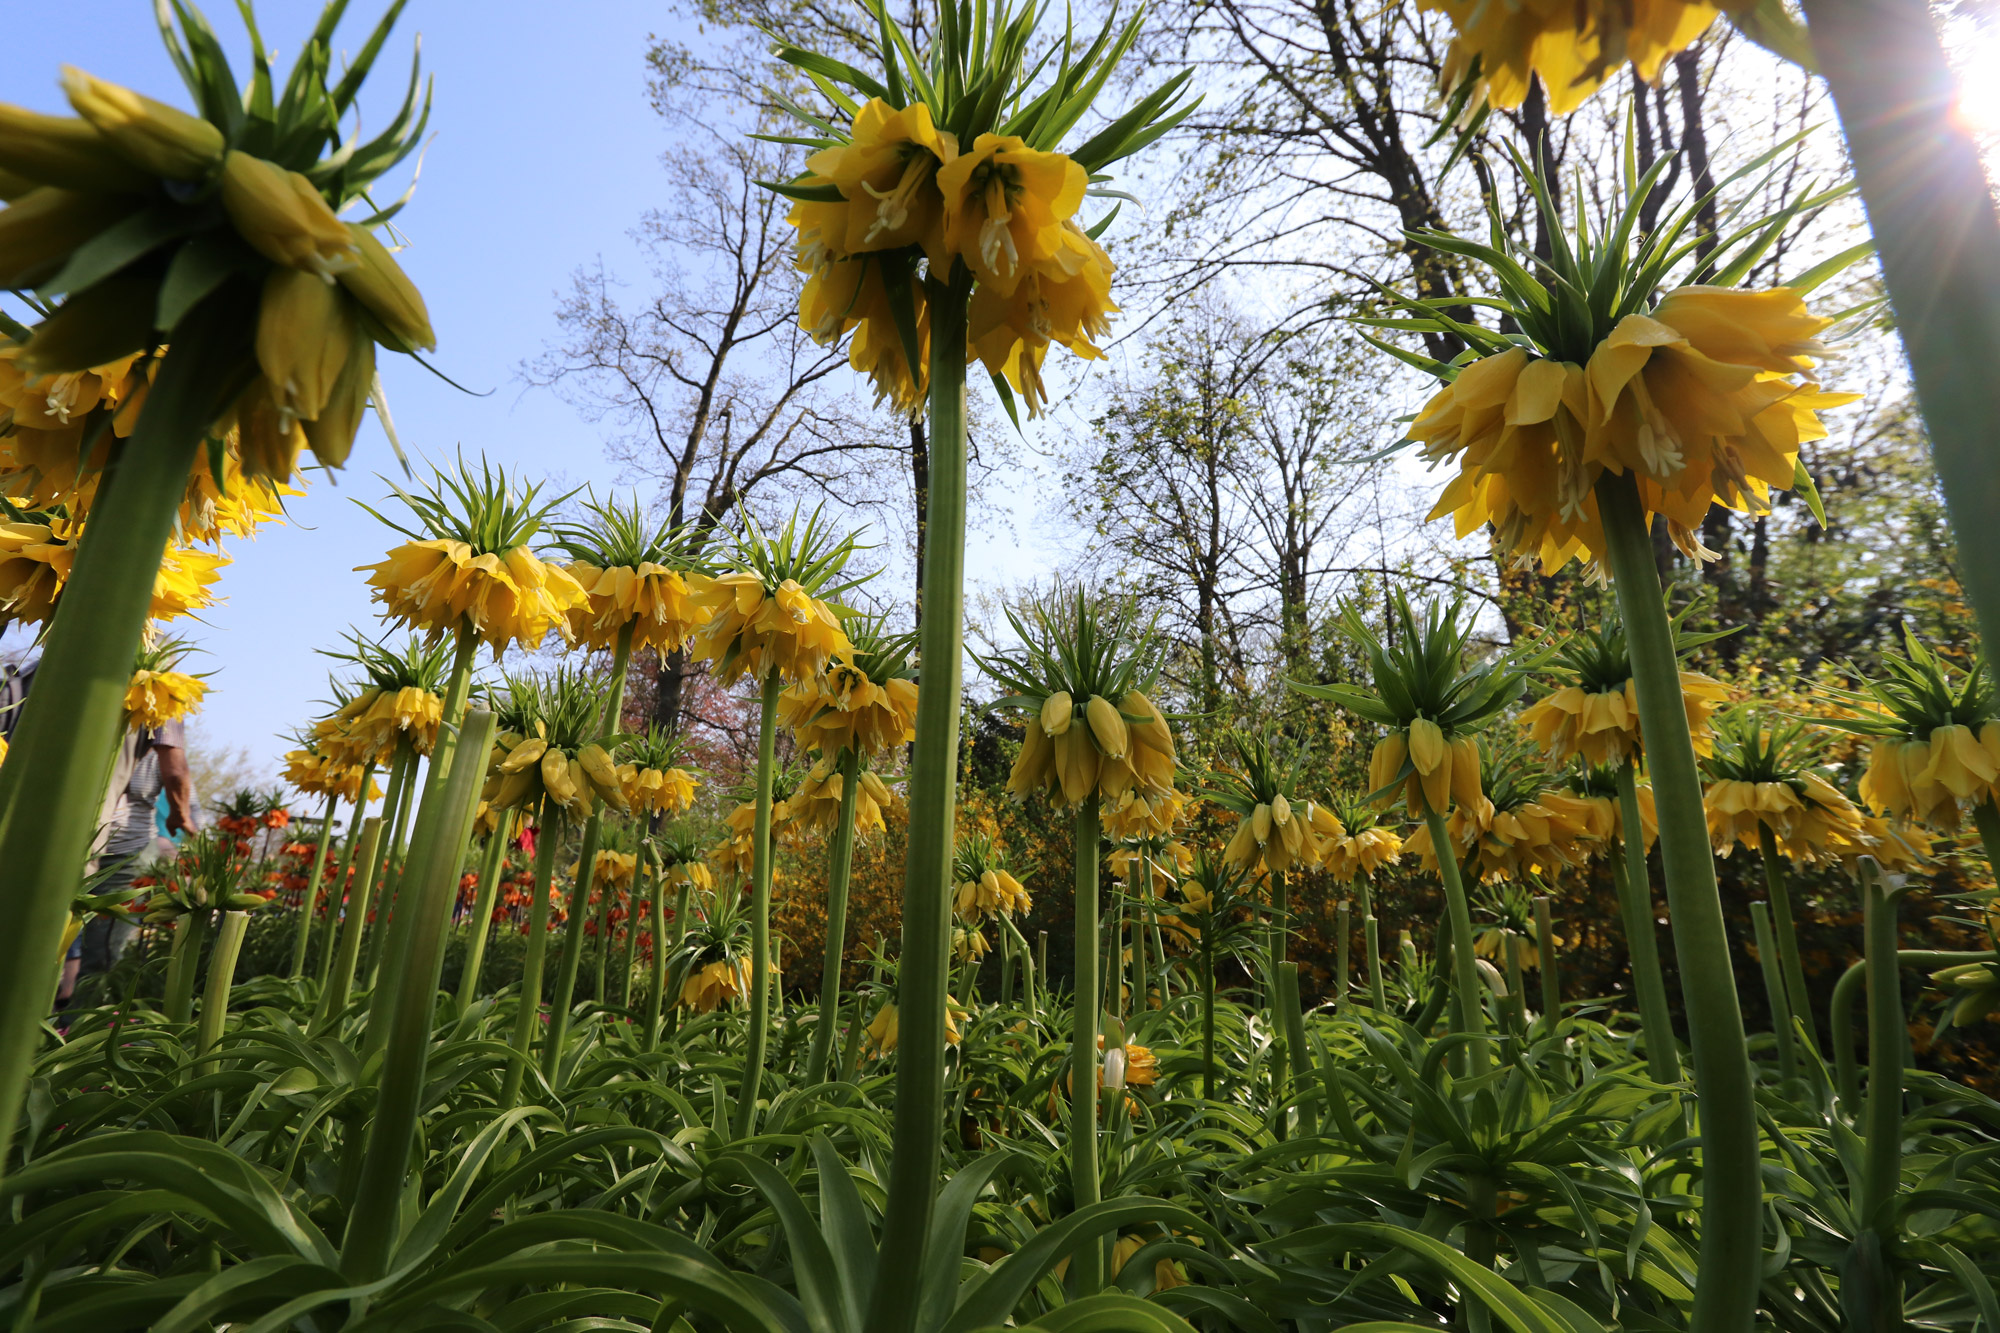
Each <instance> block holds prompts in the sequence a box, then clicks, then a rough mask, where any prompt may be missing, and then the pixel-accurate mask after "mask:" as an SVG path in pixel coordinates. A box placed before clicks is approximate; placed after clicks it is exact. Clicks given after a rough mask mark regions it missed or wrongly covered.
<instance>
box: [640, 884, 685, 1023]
mask: <svg viewBox="0 0 2000 1333" xmlns="http://www.w3.org/2000/svg"><path fill="white" fill-rule="evenodd" d="M647 860H648V862H649V864H650V865H651V868H652V874H653V881H652V882H653V894H652V901H651V904H650V906H651V909H652V921H653V957H652V959H651V962H652V977H651V978H650V980H651V983H652V984H651V985H650V986H649V987H648V988H647V991H646V1049H647V1050H649V1051H653V1050H658V1049H659V1046H660V1014H661V1011H662V1010H663V1009H664V1008H665V1007H666V1002H667V906H666V897H667V884H666V879H667V877H666V874H665V872H664V871H662V870H661V869H660V866H659V864H658V862H656V861H653V860H652V858H651V857H650V856H648V858H647ZM681 892H682V893H683V894H685V893H686V892H687V886H686V885H682V886H681ZM686 911H687V905H686V902H685V900H683V902H682V904H681V907H680V909H679V910H678V911H676V912H675V913H674V920H675V921H677V922H678V921H679V920H680V919H681V916H682V915H683V914H684V913H685V912H686Z"/></svg>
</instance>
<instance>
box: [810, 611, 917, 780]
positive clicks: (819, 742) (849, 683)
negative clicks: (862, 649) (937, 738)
mask: <svg viewBox="0 0 2000 1333" xmlns="http://www.w3.org/2000/svg"><path fill="white" fill-rule="evenodd" d="M851 637H860V638H863V639H864V640H866V638H867V637H868V635H867V634H866V633H861V634H858V635H856V636H851ZM871 660H873V658H872V656H871ZM900 663H901V658H900V656H899V657H898V658H897V659H896V663H895V664H894V665H892V666H891V667H890V668H889V669H891V670H900ZM916 719H917V683H916V682H915V681H914V680H911V679H909V678H908V677H907V676H902V675H890V676H888V677H887V678H886V679H885V680H883V681H881V682H880V683H877V682H876V681H875V680H874V679H873V678H872V677H871V676H870V674H869V672H868V671H867V670H865V669H863V667H862V666H861V665H860V654H859V653H858V652H856V653H849V654H845V655H843V656H841V657H839V658H836V659H834V660H833V661H832V662H831V663H829V665H828V666H827V668H826V674H825V675H823V676H820V677H818V678H816V679H812V680H804V681H799V682H798V683H796V684H793V685H789V686H787V687H786V688H785V691H784V693H782V694H780V695H779V696H778V722H779V724H780V725H781V726H785V727H788V728H789V729H790V730H791V731H792V733H793V735H795V736H796V737H797V738H798V743H799V745H800V747H801V748H802V749H811V750H818V751H820V752H821V753H822V754H827V755H834V754H838V753H839V752H840V751H842V750H853V751H855V752H856V753H857V754H862V755H876V754H882V753H884V752H886V751H888V750H890V749H893V748H895V747H896V746H900V745H907V744H908V743H909V742H910V741H911V740H912V739H913V738H914V737H915V736H916Z"/></svg>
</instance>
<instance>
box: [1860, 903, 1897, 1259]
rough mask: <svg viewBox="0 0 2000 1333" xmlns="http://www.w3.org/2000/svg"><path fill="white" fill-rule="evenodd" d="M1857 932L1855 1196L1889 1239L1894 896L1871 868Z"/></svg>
mask: <svg viewBox="0 0 2000 1333" xmlns="http://www.w3.org/2000/svg"><path fill="white" fill-rule="evenodd" d="M1861 891H1862V894H1863V895H1864V897H1863V906H1862V912H1863V923H1862V931H1863V933H1864V934H1865V935H1866V936H1867V940H1868V951H1867V956H1866V958H1865V959H1864V960H1863V963H1864V966H1865V967H1866V969H1867V977H1868V1109H1867V1111H1866V1123H1867V1134H1866V1136H1865V1137H1866V1139H1867V1143H1868V1152H1867V1157H1866V1160H1865V1164H1864V1166H1863V1168H1862V1172H1861V1181H1860V1189H1859V1190H1858V1191H1857V1196H1858V1197H1857V1198H1856V1200H1855V1209H1854V1211H1855V1215H1856V1217H1857V1218H1859V1220H1860V1222H1861V1225H1863V1226H1866V1227H1872V1228H1874V1229H1875V1230H1876V1231H1877V1232H1879V1233H1880V1234H1881V1236H1882V1238H1883V1239H1884V1240H1885V1241H1886V1240H1888V1239H1889V1238H1890V1237H1891V1236H1892V1235H1893V1234H1894V1231H1895V1218H1894V1217H1893V1216H1892V1214H1891V1211H1890V1208H1891V1205H1892V1204H1893V1202H1894V1200H1895V1197H1896V1190H1897V1185H1898V1182H1899V1180H1900V1179H1901V1171H1902V1137H1903V1040H1904V1037H1905V1035H1906V1031H1907V1029H1906V1028H1905V1026H1904V1020H1903V979H1902V976H1901V974H1900V972H1899V971H1898V970H1897V956H1896V895H1895V894H1894V893H1893V892H1892V891H1890V890H1889V888H1888V887H1887V886H1886V885H1884V884H1883V883H1882V877H1881V872H1879V871H1877V870H1874V869H1873V868H1872V867H1871V868H1869V869H1867V870H1864V871H1863V872H1862V884H1861Z"/></svg>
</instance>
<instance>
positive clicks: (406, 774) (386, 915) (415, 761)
mask: <svg viewBox="0 0 2000 1333" xmlns="http://www.w3.org/2000/svg"><path fill="white" fill-rule="evenodd" d="M398 762H400V763H401V764H402V782H401V784H400V785H399V784H398V783H397V781H396V776H397V775H396V770H395V768H394V767H393V765H394V764H395V763H398ZM422 762H423V756H422V755H420V754H418V753H417V751H416V746H415V745H414V744H413V743H412V742H411V740H410V737H409V735H408V733H405V734H404V735H403V736H402V737H401V738H399V739H398V740H397V742H396V759H395V760H392V761H391V765H392V767H391V768H390V770H389V794H388V798H387V800H386V801H385V802H384V804H383V807H382V813H383V815H384V816H385V819H384V827H385V828H386V830H387V831H388V835H389V841H388V845H387V846H386V847H384V848H383V851H382V865H381V868H380V870H379V871H378V872H377V877H378V879H379V882H380V884H381V887H382V892H381V896H380V898H379V899H378V900H377V901H378V903H379V906H378V907H377V908H376V911H375V920H374V921H373V922H372V923H371V924H370V929H369V930H368V932H367V939H366V943H367V949H366V956H365V957H364V958H363V960H362V967H363V969H364V971H365V973H366V975H367V978H368V985H369V986H370V987H373V986H374V984H375V976H376V973H377V972H378V971H379V970H380V969H381V966H382V949H383V941H384V939H385V938H386V937H387V936H388V934H389V920H390V915H391V913H392V912H393V911H394V910H395V906H396V903H395V899H394V897H393V896H392V893H391V891H392V889H393V887H394V885H395V883H396V877H397V876H398V875H399V874H401V873H402V865H403V834H404V832H405V831H406V830H407V829H408V828H409V823H410V809H411V806H412V804H413V802H414V801H415V799H416V792H417V765H419V764H420V763H422Z"/></svg>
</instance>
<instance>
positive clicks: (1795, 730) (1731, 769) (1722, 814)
mask: <svg viewBox="0 0 2000 1333" xmlns="http://www.w3.org/2000/svg"><path fill="white" fill-rule="evenodd" d="M1717 740H1718V744H1717V747H1716V753H1715V754H1714V756H1713V757H1712V758H1710V759H1708V760H1706V761H1704V764H1703V767H1704V768H1705V769H1706V771H1707V774H1708V777H1709V783H1708V788H1707V791H1706V793H1705V794H1704V797H1703V801H1702V805H1703V809H1704V810H1705V812H1706V814H1707V817H1708V831H1709V837H1710V839H1711V840H1712V841H1713V842H1714V844H1715V849H1716V852H1717V854H1718V855H1727V854H1729V853H1730V852H1732V851H1734V850H1735V849H1736V847H1737V846H1739V845H1741V846H1744V847H1749V848H1752V849H1760V850H1761V848H1762V846H1763V832H1764V831H1765V830H1768V831H1769V832H1770V834H1771V835H1772V837H1773V838H1774V840H1775V842H1776V845H1777V847H1778V849H1779V850H1780V851H1781V852H1783V853H1784V855H1785V856H1787V857H1788V858H1790V859H1791V860H1793V861H1795V862H1798V863H1800V864H1815V863H1820V862H1826V861H1833V860H1837V859H1839V857H1840V856H1841V854H1842V851H1841V849H1842V848H1843V847H1851V846H1852V844H1854V843H1856V842H1857V841H1858V840H1860V839H1861V838H1862V837H1863V835H1864V832H1865V830H1864V826H1863V822H1862V814H1861V811H1860V810H1859V809H1858V808H1856V807H1855V805H1854V803H1853V802H1852V801H1850V800H1848V799H1847V797H1846V796H1845V795H1844V794H1842V793H1841V792H1840V790H1839V789H1837V788H1836V787H1834V786H1833V784H1832V783H1830V782H1828V781H1827V780H1826V779H1825V777H1823V776H1822V775H1821V774H1820V773H1819V772H1817V771H1816V770H1815V769H1814V768H1813V767H1812V764H1813V761H1814V759H1815V757H1816V753H1817V749H1818V743H1817V742H1816V741H1815V740H1813V739H1812V738H1810V737H1808V736H1807V734H1806V730H1805V724H1804V723H1803V722H1792V723H1786V724H1781V725H1777V726H1772V725H1767V724H1766V723H1765V722H1764V721H1763V720H1762V719H1761V718H1760V717H1759V716H1758V715H1757V713H1756V712H1754V711H1753V710H1748V709H1745V710H1740V711H1738V712H1737V713H1734V714H1731V715H1730V716H1729V717H1728V718H1727V719H1726V720H1725V724H1724V725H1723V726H1722V727H1720V728H1718V732H1717Z"/></svg>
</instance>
